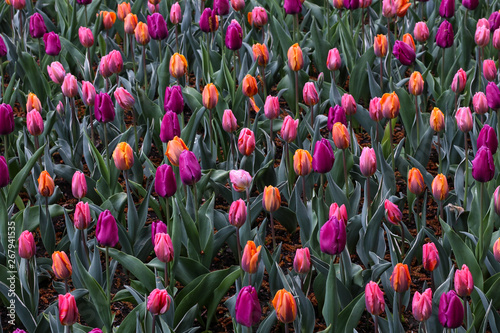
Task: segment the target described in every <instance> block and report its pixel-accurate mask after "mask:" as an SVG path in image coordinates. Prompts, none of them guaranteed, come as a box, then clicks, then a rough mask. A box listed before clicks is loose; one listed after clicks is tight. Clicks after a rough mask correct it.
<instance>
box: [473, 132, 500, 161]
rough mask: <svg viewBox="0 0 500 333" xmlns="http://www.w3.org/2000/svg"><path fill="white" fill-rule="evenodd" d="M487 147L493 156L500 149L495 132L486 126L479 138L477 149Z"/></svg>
mask: <svg viewBox="0 0 500 333" xmlns="http://www.w3.org/2000/svg"><path fill="white" fill-rule="evenodd" d="M482 146H486V147H488V148H489V149H490V151H491V154H493V155H495V153H496V152H497V148H498V138H497V134H496V133H495V130H494V129H493V128H491V126H489V125H484V126H483V128H482V129H481V131H480V132H479V136H478V137H477V149H478V150H479V149H480V148H481V147H482Z"/></svg>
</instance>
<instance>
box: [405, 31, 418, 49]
mask: <svg viewBox="0 0 500 333" xmlns="http://www.w3.org/2000/svg"><path fill="white" fill-rule="evenodd" d="M403 43H405V44H407V45H408V46H411V48H412V49H413V51H415V52H417V48H416V47H415V41H414V40H413V37H412V35H410V34H404V35H403Z"/></svg>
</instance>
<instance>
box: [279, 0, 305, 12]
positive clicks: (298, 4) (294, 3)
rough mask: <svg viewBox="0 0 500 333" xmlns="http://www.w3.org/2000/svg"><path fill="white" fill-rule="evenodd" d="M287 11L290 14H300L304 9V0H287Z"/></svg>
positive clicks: (285, 5) (285, 6) (285, 4)
mask: <svg viewBox="0 0 500 333" xmlns="http://www.w3.org/2000/svg"><path fill="white" fill-rule="evenodd" d="M283 7H284V8H285V13H287V14H288V15H295V14H299V13H300V12H301V11H302V1H300V0H285V3H284V6H283Z"/></svg>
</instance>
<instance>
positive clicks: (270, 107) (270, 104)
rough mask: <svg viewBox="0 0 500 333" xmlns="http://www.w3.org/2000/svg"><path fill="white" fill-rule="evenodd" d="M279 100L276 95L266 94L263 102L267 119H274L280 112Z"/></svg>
mask: <svg viewBox="0 0 500 333" xmlns="http://www.w3.org/2000/svg"><path fill="white" fill-rule="evenodd" d="M280 111H281V109H280V102H279V98H278V97H277V96H271V95H268V96H267V97H266V103H265V104H264V115H265V116H266V118H267V119H271V120H272V119H276V118H278V116H279V114H280Z"/></svg>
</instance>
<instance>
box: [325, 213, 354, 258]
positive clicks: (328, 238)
mask: <svg viewBox="0 0 500 333" xmlns="http://www.w3.org/2000/svg"><path fill="white" fill-rule="evenodd" d="M346 238H347V234H346V229H345V223H344V222H343V221H339V220H338V219H337V218H336V217H335V216H332V217H330V218H329V219H328V221H326V222H325V224H323V226H322V227H321V229H320V231H319V245H320V248H321V252H323V253H326V254H329V255H339V254H341V253H342V251H343V250H344V248H345V245H346Z"/></svg>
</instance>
